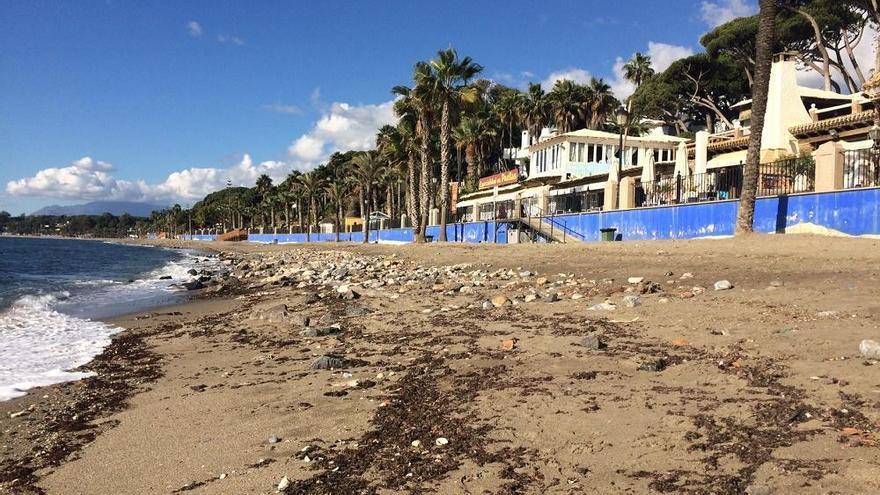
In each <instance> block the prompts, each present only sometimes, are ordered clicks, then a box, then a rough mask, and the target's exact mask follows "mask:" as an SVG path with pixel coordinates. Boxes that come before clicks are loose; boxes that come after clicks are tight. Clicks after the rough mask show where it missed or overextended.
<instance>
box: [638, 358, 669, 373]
mask: <svg viewBox="0 0 880 495" xmlns="http://www.w3.org/2000/svg"><path fill="white" fill-rule="evenodd" d="M664 369H666V360H665V359H663V358H660V359H655V360H653V361H648V362H646V363H642V364H641V365H639V370H641V371H652V372H654V373H657V372H659V371H663V370H664Z"/></svg>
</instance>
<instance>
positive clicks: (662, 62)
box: [648, 41, 694, 72]
mask: <svg viewBox="0 0 880 495" xmlns="http://www.w3.org/2000/svg"><path fill="white" fill-rule="evenodd" d="M693 54H694V50H693V49H692V48H690V47H687V46H681V45H669V44H667V43H656V42H654V41H649V42H648V56H649V57H651V66H652V67H653V68H654V70H655V71H657V72H663V71H664V70H666V69H668V68H669V66H670V65H672V63H673V62H675V61H676V60H678V59H682V58H685V57H690V56H691V55H693Z"/></svg>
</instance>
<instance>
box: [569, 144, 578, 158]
mask: <svg viewBox="0 0 880 495" xmlns="http://www.w3.org/2000/svg"><path fill="white" fill-rule="evenodd" d="M577 146H578V145H577V143H571V144H569V146H568V161H570V162H577V161H579V160H578V159H577Z"/></svg>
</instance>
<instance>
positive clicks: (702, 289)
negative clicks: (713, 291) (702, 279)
mask: <svg viewBox="0 0 880 495" xmlns="http://www.w3.org/2000/svg"><path fill="white" fill-rule="evenodd" d="M691 292H693V293H694V295H695V296H698V295H700V294H702V293H703V292H706V288H705V287H700V286H699V285H697V286H694V287H691Z"/></svg>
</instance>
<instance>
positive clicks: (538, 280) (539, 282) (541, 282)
mask: <svg viewBox="0 0 880 495" xmlns="http://www.w3.org/2000/svg"><path fill="white" fill-rule="evenodd" d="M546 283H547V277H538V278H536V279H535V284H536V285H544V284H546Z"/></svg>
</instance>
